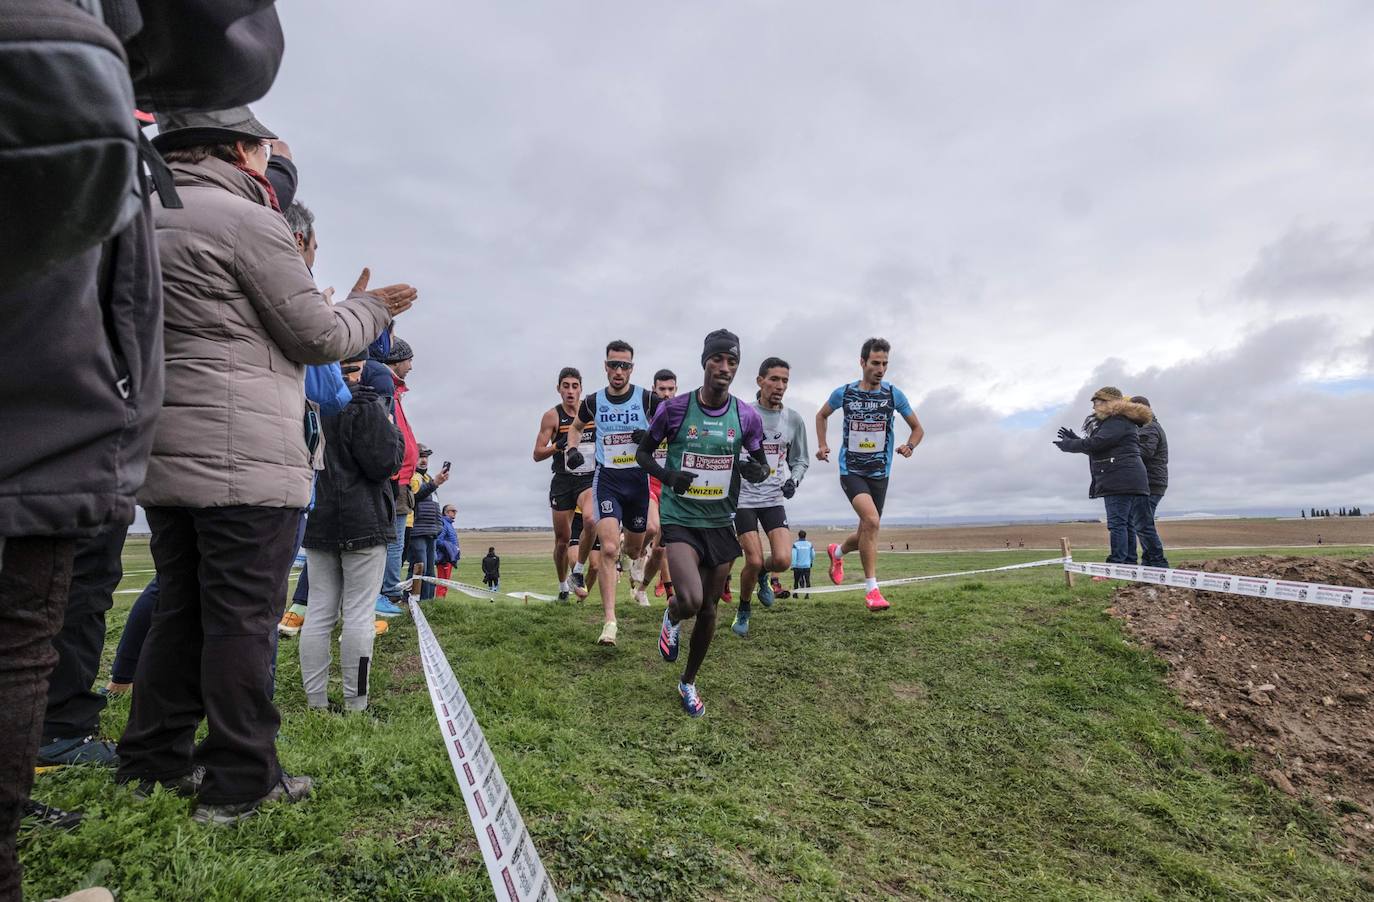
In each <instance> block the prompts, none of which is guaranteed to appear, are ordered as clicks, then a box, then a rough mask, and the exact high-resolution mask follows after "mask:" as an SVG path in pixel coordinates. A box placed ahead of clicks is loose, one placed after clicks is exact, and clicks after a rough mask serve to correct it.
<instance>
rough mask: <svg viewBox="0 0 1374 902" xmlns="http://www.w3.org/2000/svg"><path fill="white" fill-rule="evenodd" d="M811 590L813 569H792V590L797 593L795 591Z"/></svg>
mask: <svg viewBox="0 0 1374 902" xmlns="http://www.w3.org/2000/svg"><path fill="white" fill-rule="evenodd" d="M809 588H811V568H810V567H793V568H792V589H793V590H794V591H795V590H797V589H809Z"/></svg>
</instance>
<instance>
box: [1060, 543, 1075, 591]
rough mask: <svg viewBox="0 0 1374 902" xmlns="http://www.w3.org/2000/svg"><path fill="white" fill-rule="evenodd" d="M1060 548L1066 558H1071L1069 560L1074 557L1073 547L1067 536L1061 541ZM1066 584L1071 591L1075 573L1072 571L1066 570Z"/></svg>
mask: <svg viewBox="0 0 1374 902" xmlns="http://www.w3.org/2000/svg"><path fill="white" fill-rule="evenodd" d="M1059 548H1060V550H1061V551H1063V552H1064V557H1069V558H1071V557H1073V546H1072V545H1070V544H1069V539H1068V537H1067V536H1065V537H1064V538H1061V539H1060V540H1059ZM1064 584H1065V585H1066V586H1068V587H1069V588H1070V589H1072V588H1073V571H1072V570H1065V571H1064Z"/></svg>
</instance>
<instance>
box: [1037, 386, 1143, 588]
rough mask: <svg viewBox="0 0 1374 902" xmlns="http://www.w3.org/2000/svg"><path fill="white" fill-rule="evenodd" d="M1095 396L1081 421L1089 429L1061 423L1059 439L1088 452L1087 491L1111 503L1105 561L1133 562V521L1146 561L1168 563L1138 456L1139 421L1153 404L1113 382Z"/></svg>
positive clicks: (1068, 447) (1066, 447) (1072, 448)
mask: <svg viewBox="0 0 1374 902" xmlns="http://www.w3.org/2000/svg"><path fill="white" fill-rule="evenodd" d="M1092 402H1093V412H1092V415H1091V416H1090V417H1089V418H1088V419H1087V420H1086V421H1085V422H1084V424H1083V428H1084V431H1085V432H1087V433H1088V434H1087V435H1086V436H1084V437H1082V438H1080V437H1079V436H1078V434H1077V433H1076V432H1074V431H1073V430H1072V429H1067V428H1066V429H1060V430H1059V440H1058V441H1056V442H1055V444H1056V445H1058V446H1059V450H1061V451H1067V452H1076V453H1080V454H1086V455H1088V466H1089V471H1090V472H1091V475H1092V481H1091V483H1090V484H1089V486H1088V497H1089V498H1101V499H1102V500H1103V503H1104V504H1105V506H1106V509H1107V533H1108V535H1109V536H1110V539H1111V553H1110V554H1109V555H1108V556H1107V562H1108V563H1114V564H1125V563H1131V562H1132V560H1133V558H1134V551H1133V550H1131V549H1128V547H1127V544H1126V543H1127V534H1128V528H1129V527H1134V528H1135V532H1136V533H1137V535H1139V537H1140V543H1141V545H1142V547H1143V548H1144V551H1145V563H1146V565H1147V566H1151V567H1167V566H1169V562H1168V561H1167V560H1166V559H1165V557H1164V545H1163V543H1162V542H1161V541H1160V539H1159V533H1157V532H1156V531H1155V521H1154V515H1153V514H1152V513H1151V510H1150V480H1149V476H1148V475H1147V474H1146V472H1145V462H1144V460H1142V459H1141V456H1140V427H1141V426H1143V425H1145V424H1147V423H1149V422H1150V420H1151V419H1152V415H1151V413H1150V408H1148V407H1146V406H1145V405H1144V404H1137V403H1136V402H1134V401H1128V400H1126V398H1125V397H1124V396H1123V395H1122V394H1121V390H1120V389H1117V388H1112V387H1111V386H1106V387H1103V388H1100V389H1098V390H1097V391H1096V392H1095V393H1094V394H1093V397H1092Z"/></svg>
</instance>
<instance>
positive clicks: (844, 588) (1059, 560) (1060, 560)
mask: <svg viewBox="0 0 1374 902" xmlns="http://www.w3.org/2000/svg"><path fill="white" fill-rule="evenodd" d="M1071 560H1072V558H1066V557H1051V558H1045V560H1043V561H1028V562H1027V563H1024V564H1007V565H1006V566H1005V567H986V568H984V569H982V570H960V571H959V572H958V573H932V574H930V575H928V576H904V577H902V578H901V579H885V580H881V581H879V583H878V588H880V589H881V588H885V587H887V586H905V585H907V584H908V583H919V582H925V581H926V580H929V579H949V578H951V577H954V576H974V575H975V574H979V573H1000V572H1002V571H1003V570H1025V569H1026V568H1027V567H1050V566H1053V565H1055V564H1067V563H1069V562H1070V561H1071ZM801 591H802V592H805V593H807V594H809V595H828V594H829V593H831V592H862V591H864V584H863V583H846V584H844V585H841V586H821V587H820V588H819V589H806V588H804V589H802V590H801ZM792 594H794V595H795V594H797V593H796V591H793V593H792Z"/></svg>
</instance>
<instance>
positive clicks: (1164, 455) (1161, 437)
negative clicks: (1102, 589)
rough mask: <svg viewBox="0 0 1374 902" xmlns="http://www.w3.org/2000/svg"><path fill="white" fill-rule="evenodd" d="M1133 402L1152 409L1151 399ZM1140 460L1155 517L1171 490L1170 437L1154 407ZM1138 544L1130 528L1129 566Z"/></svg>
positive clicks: (1143, 429)
mask: <svg viewBox="0 0 1374 902" xmlns="http://www.w3.org/2000/svg"><path fill="white" fill-rule="evenodd" d="M1131 401H1133V402H1134V403H1136V404H1143V405H1145V406H1146V407H1150V399H1149V398H1147V397H1145V396H1144V395H1136V396H1135V397H1134V398H1132V399H1131ZM1140 458H1141V460H1143V461H1145V474H1146V475H1147V476H1148V477H1149V478H1150V516H1151V517H1154V516H1155V512H1156V511H1158V510H1159V502H1160V499H1162V498H1163V497H1164V492H1165V491H1166V490H1167V489H1168V488H1169V437H1168V436H1167V435H1165V434H1164V427H1163V426H1161V425H1159V417H1157V416H1155V412H1154V408H1153V407H1151V408H1150V422H1148V423H1146V424H1145V425H1144V426H1141V427H1140ZM1136 544H1137V536H1136V533H1135V529H1134V528H1128V532H1127V534H1126V547H1127V548H1128V549H1130V558H1129V559H1128V560H1127V561H1126V563H1128V564H1134V563H1135V562H1136V556H1135V549H1136Z"/></svg>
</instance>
